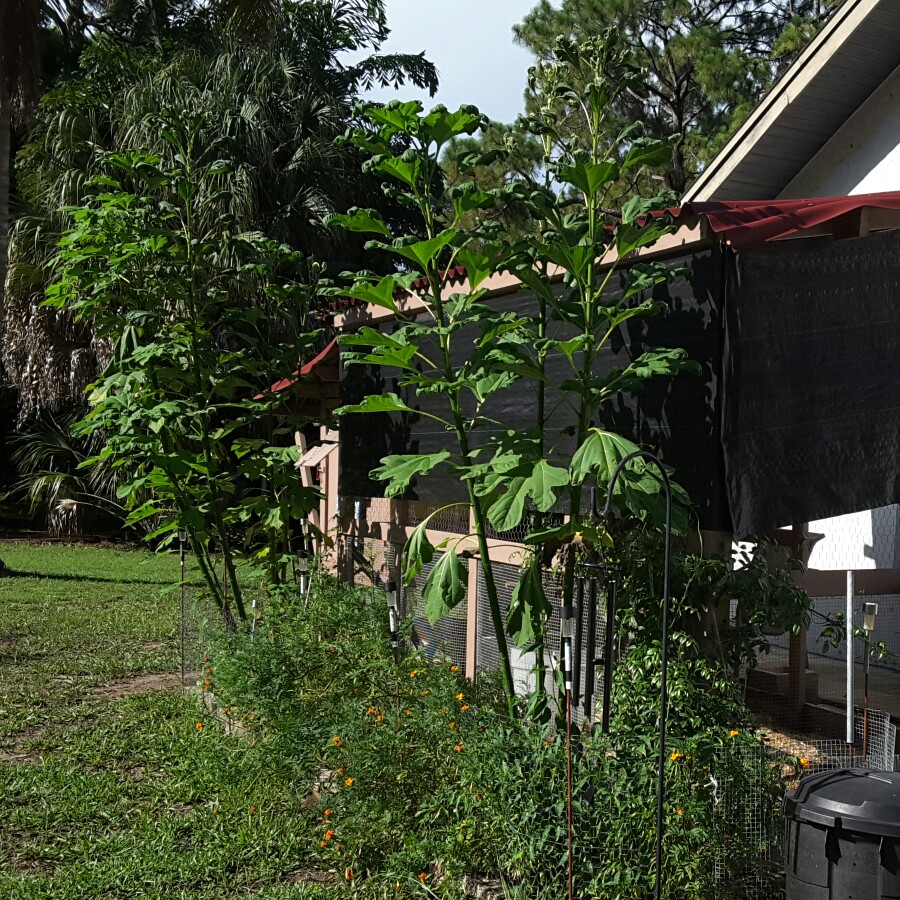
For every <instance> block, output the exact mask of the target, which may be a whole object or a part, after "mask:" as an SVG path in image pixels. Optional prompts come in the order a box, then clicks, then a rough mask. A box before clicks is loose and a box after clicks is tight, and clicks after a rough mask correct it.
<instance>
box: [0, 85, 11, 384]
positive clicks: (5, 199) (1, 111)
mask: <svg viewBox="0 0 900 900" xmlns="http://www.w3.org/2000/svg"><path fill="white" fill-rule="evenodd" d="M11 132H12V121H11V110H10V105H9V101H8V99H7V97H6V92H5V91H4V90H3V88H2V86H0V347H2V346H3V333H4V330H5V325H6V313H5V310H6V304H5V302H4V299H5V294H6V267H7V260H8V257H9V154H10V142H11ZM2 372H3V363H2V360H0V373H2Z"/></svg>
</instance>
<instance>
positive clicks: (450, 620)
mask: <svg viewBox="0 0 900 900" xmlns="http://www.w3.org/2000/svg"><path fill="white" fill-rule="evenodd" d="M442 557H443V554H442V553H436V554H435V555H434V559H432V561H431V562H429V563H426V564H424V565H423V566H422V570H421V571H420V572H419V573H418V574H417V575H416V577H415V578H414V579H413V580H412V582H411V583H410V584H409V585H407V587H406V589H405V591H404V608H405V610H406V614H407V615H408V616H409V617H411V620H412V622H411V625H412V641H413V646H414V647H415V648H416V649H418V650H421V651H423V652H424V653H425V655H426V656H427V657H428V659H448V660H450V661H451V662H452V663H453V664H454V665H456V666H459V668H460V669H464V668H465V665H466V645H467V637H466V635H467V628H466V623H467V622H468V613H467V605H466V603H465V602H463V603H461V604H459V606H457V607H456V608H455V609H453V610H451V611H450V612H449V613H448V614H447V615H445V616H441V617H440V618H439V619H438V620H437V621H436V622H434V624H432V623H431V621H430V619H429V617H428V614H427V611H426V609H425V602H424V600H423V598H422V589H423V588H424V586H425V582H426V581H427V580H428V576H429V575H430V574H431V572H432V571H433V570H434V567H435V566H436V565H437V564H438V563H439V562H440V560H441V558H442ZM462 564H463V568H464V569H468V566H469V561H468V560H463V561H462Z"/></svg>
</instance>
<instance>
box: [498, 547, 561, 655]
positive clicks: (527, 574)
mask: <svg viewBox="0 0 900 900" xmlns="http://www.w3.org/2000/svg"><path fill="white" fill-rule="evenodd" d="M552 612H553V608H552V607H551V606H550V602H549V601H548V600H547V595H546V593H545V592H544V582H543V579H542V578H541V567H540V565H539V563H538V559H537V557H534V558H533V559H532V561H531V562H530V563H529V564H528V566H526V567H525V570H524V571H523V572H522V577H521V578H520V579H519V583H518V584H517V585H516V586H515V589H514V590H513V594H512V598H511V600H510V604H509V614H508V615H507V617H506V630H507V632H508V633H509V635H510V636H511V637H512V639H513V642H514V643H515V645H516V646H517V647H527V646H528V645H529V644H531V643H533V642H534V639H535V638H536V637H537V636H538V635H539V634H540V633H541V632H542V630H543V629H542V626H543V624H544V622H545V621H546V620H547V619H548V618H549V616H550V614H551V613H552Z"/></svg>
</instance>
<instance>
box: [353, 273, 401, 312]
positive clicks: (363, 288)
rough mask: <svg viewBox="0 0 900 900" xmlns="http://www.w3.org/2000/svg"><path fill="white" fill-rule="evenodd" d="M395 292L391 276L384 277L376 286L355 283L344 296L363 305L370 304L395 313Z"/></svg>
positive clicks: (395, 282)
mask: <svg viewBox="0 0 900 900" xmlns="http://www.w3.org/2000/svg"><path fill="white" fill-rule="evenodd" d="M396 290H397V280H396V279H395V278H394V277H393V276H392V275H385V276H384V278H382V279H381V281H379V282H378V283H377V284H371V283H370V282H367V281H357V282H356V284H354V285H353V286H352V287H350V288H348V290H347V292H346V294H347V296H348V297H353V298H354V299H355V300H362V301H363V303H371V304H372V305H373V306H382V307H384V308H385V309H390V310H393V311H394V312H396V311H397V305H396V304H395V303H394V292H395V291H396Z"/></svg>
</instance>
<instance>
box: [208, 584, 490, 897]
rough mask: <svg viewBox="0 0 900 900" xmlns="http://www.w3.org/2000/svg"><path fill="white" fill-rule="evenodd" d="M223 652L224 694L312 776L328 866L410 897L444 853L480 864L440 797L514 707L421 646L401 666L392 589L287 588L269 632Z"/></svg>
mask: <svg viewBox="0 0 900 900" xmlns="http://www.w3.org/2000/svg"><path fill="white" fill-rule="evenodd" d="M210 657H211V668H212V671H213V674H212V676H211V677H212V679H213V682H214V689H215V692H216V698H217V701H218V702H219V703H220V704H222V705H224V706H225V707H226V708H227V709H228V711H229V712H230V714H232V715H233V716H234V717H235V718H237V719H240V718H241V717H242V716H243V717H244V718H245V720H249V715H248V714H250V715H252V716H253V717H254V722H255V721H256V720H257V719H258V721H259V723H260V726H259V727H261V728H262V729H263V732H264V733H265V734H267V735H268V738H267V739H268V740H269V741H270V746H271V747H272V750H273V752H276V753H279V754H281V755H282V756H283V757H284V758H286V759H289V760H291V763H292V764H293V765H294V766H296V767H297V770H298V772H302V773H303V774H302V775H301V776H300V777H301V778H305V779H306V780H307V783H308V786H309V787H308V790H309V792H310V796H311V800H312V804H311V808H312V813H313V815H314V816H315V817H316V819H317V820H318V823H319V824H318V825H317V828H316V840H315V856H316V857H317V858H318V860H319V866H321V867H323V868H329V869H334V870H336V871H337V872H339V873H341V874H342V875H346V873H347V872H348V870H349V871H352V872H353V876H354V877H353V880H354V881H356V880H360V881H363V884H364V885H365V887H364V888H361V889H362V890H365V891H366V892H367V893H366V895H367V896H368V895H369V893H368V892H369V891H375V890H377V889H378V888H379V886H385V885H389V886H390V890H391V892H392V893H393V892H394V886H395V884H399V885H400V888H399V890H398V895H401V896H406V895H408V894H410V893H412V892H413V891H414V890H415V888H416V887H420V885H419V881H418V878H417V876H418V875H419V873H421V872H425V873H426V874H427V879H426V880H428V882H429V884H433V883H434V882H435V871H436V870H435V865H436V864H437V861H438V860H441V863H440V864H441V865H443V864H446V865H448V866H451V867H452V871H453V873H454V874H457V875H461V874H462V872H465V871H470V869H469V868H468V866H467V860H466V855H465V854H466V851H465V849H464V848H460V849H461V852H458V851H457V850H456V849H455V848H454V847H453V845H452V844H451V845H450V846H449V847H448V846H445V845H444V843H443V838H444V827H443V823H444V822H445V821H446V811H444V814H442V815H439V814H438V812H437V810H436V809H435V807H434V805H433V803H432V797H433V796H434V794H435V791H436V790H438V789H439V786H441V785H455V784H456V783H457V782H458V778H459V775H458V772H459V768H460V765H461V760H462V758H463V756H464V755H465V753H466V752H467V750H468V743H469V741H470V740H472V739H473V736H474V735H477V734H479V733H480V732H479V729H480V728H483V727H486V723H488V722H493V721H494V718H495V716H496V712H495V710H497V709H498V708H502V707H503V699H502V695H501V694H499V693H498V692H497V691H496V690H495V689H494V688H492V687H491V679H490V678H489V677H487V678H485V680H484V682H483V683H480V684H479V685H473V684H470V683H469V682H467V681H466V680H465V679H464V678H463V677H462V675H461V673H460V672H459V671H458V669H457V667H456V666H454V665H452V664H451V663H450V662H449V661H447V660H443V659H440V658H436V659H434V660H429V659H427V658H426V657H425V656H424V654H421V655H420V654H417V653H412V654H410V655H409V656H407V657H406V658H404V659H403V660H402V661H401V662H400V663H399V664H396V663H395V662H394V658H393V654H392V651H391V647H390V637H389V635H388V632H387V616H386V612H385V607H384V605H383V600H382V598H381V597H379V598H378V599H377V600H370V599H369V596H368V593H367V592H363V591H359V592H357V591H353V590H350V589H347V588H346V587H343V586H341V585H338V584H336V583H333V582H330V581H328V580H325V581H323V582H320V583H318V584H317V586H316V589H315V590H314V591H313V593H312V595H311V597H310V598H309V602H308V604H306V605H303V604H300V603H299V602H298V600H297V598H296V597H295V596H292V595H291V593H290V591H287V590H282V591H279V592H276V594H275V595H274V596H273V598H272V601H271V603H270V604H269V606H268V607H267V609H266V612H265V618H264V620H263V625H262V628H261V629H260V630H259V631H258V632H257V634H256V635H255V637H253V638H251V637H250V636H249V635H247V634H232V635H224V636H223V637H222V638H221V642H220V644H219V645H218V646H216V647H214V648H213V649H212V650H211V652H210ZM450 814H451V815H453V813H452V812H451V813H450ZM437 819H440V820H441V823H442V824H441V825H440V826H437V825H436V820H437ZM448 830H449V829H448ZM458 831H459V829H458V827H457V834H458ZM448 852H449V855H448ZM446 871H447V870H446V869H445V872H446ZM454 887H455V888H456V889H457V890H458V881H456V882H455V884H454V885H453V886H451V885H450V884H449V883H448V884H447V885H445V886H444V890H445V891H448V893H447V896H456V895H457V894H456V891H455V890H454Z"/></svg>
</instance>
